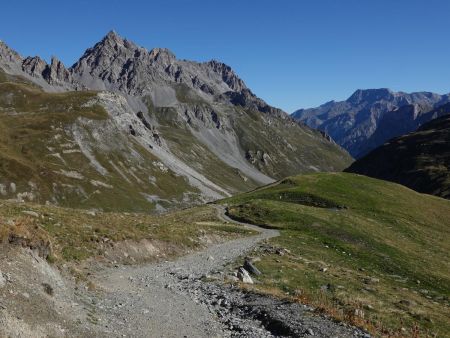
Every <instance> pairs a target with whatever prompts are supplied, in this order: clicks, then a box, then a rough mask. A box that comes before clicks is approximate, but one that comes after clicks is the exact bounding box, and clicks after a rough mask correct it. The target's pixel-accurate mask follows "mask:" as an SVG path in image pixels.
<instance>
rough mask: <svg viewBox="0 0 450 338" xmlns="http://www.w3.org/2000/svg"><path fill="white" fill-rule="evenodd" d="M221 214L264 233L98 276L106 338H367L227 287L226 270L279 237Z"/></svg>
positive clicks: (298, 308)
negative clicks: (243, 256)
mask: <svg viewBox="0 0 450 338" xmlns="http://www.w3.org/2000/svg"><path fill="white" fill-rule="evenodd" d="M214 207H215V208H217V210H218V214H219V217H220V218H221V219H222V220H224V221H226V222H233V223H237V224H240V225H242V226H245V227H250V228H252V229H255V230H257V231H258V232H259V234H258V235H256V236H252V237H247V238H241V239H236V240H232V241H229V242H225V243H222V244H218V245H214V246H212V247H210V248H208V249H206V250H204V251H202V252H198V253H194V254H190V255H187V256H184V257H181V258H179V259H177V260H175V261H167V262H162V263H159V264H149V265H145V266H139V267H133V266H121V267H117V268H107V269H106V270H102V271H101V272H100V273H97V274H96V275H95V276H94V282H95V284H96V285H98V286H99V288H100V289H101V290H104V291H102V292H101V293H100V294H99V295H97V300H96V302H95V303H96V304H95V311H94V313H95V315H94V316H95V321H97V325H95V327H96V329H95V331H97V335H98V336H108V337H273V336H311V335H315V336H316V337H353V336H364V334H363V333H361V332H360V331H358V330H355V329H352V328H348V327H345V326H342V325H339V324H336V323H334V322H332V321H331V320H328V319H324V318H321V317H318V316H313V315H312V314H311V311H309V310H310V309H308V308H307V307H306V306H303V305H300V304H290V303H286V302H281V301H279V300H275V299H272V298H268V297H262V296H259V295H254V294H246V293H244V292H242V291H241V290H240V289H239V288H238V287H236V286H234V287H233V286H230V285H224V284H223V282H222V281H223V279H224V273H223V272H222V271H223V269H224V267H225V266H226V265H227V264H229V263H231V262H233V261H235V260H236V259H237V258H238V257H240V256H242V255H245V254H246V253H247V252H248V251H249V250H250V249H252V248H253V247H254V246H256V245H257V244H258V243H259V242H261V241H263V240H265V239H269V238H272V237H274V236H277V235H278V231H276V230H270V229H262V228H259V227H256V226H253V225H250V224H244V223H240V222H236V221H233V220H232V219H230V218H229V217H228V216H226V214H225V208H224V207H223V206H214ZM205 278H207V279H208V280H209V281H205V280H204V279H205ZM280 316H281V317H280Z"/></svg>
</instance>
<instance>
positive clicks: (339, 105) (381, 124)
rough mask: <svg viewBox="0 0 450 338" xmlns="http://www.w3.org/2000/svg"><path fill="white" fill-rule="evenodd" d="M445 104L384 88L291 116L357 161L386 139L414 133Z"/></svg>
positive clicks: (434, 98)
mask: <svg viewBox="0 0 450 338" xmlns="http://www.w3.org/2000/svg"><path fill="white" fill-rule="evenodd" d="M449 100H450V96H449V95H438V94H434V93H429V92H418V93H411V94H407V93H403V92H393V91H391V90H389V89H385V88H382V89H368V90H357V91H355V93H353V95H352V96H350V97H349V98H348V99H347V100H346V101H342V102H335V101H330V102H327V103H325V104H323V105H321V106H320V107H317V108H310V109H300V110H297V111H296V112H294V113H293V114H292V116H293V117H294V118H295V119H297V120H298V121H301V122H303V123H305V124H306V125H308V126H310V127H312V128H316V129H319V130H322V131H324V132H325V133H327V134H328V135H330V136H331V137H332V138H333V139H334V140H335V141H336V142H337V143H338V144H339V145H341V146H342V147H344V148H345V149H347V150H348V151H349V152H350V154H351V155H352V156H353V157H355V158H359V157H361V156H363V155H364V154H367V153H368V152H369V151H370V150H372V149H374V148H376V147H378V146H380V145H381V144H383V143H384V142H385V141H387V140H389V139H390V138H392V137H396V136H400V135H402V134H404V133H407V132H411V131H414V130H416V129H417V128H418V127H419V126H420V125H421V124H422V123H424V122H427V121H429V119H432V118H436V117H437V116H436V115H435V114H429V112H430V111H432V110H433V109H434V108H437V107H438V106H440V105H442V104H445V103H447V102H449Z"/></svg>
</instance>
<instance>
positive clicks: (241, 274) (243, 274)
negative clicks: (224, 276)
mask: <svg viewBox="0 0 450 338" xmlns="http://www.w3.org/2000/svg"><path fill="white" fill-rule="evenodd" d="M238 278H239V280H240V281H241V282H243V283H246V284H253V279H252V277H250V275H249V273H248V271H247V270H245V269H244V268H243V267H240V268H239V270H238Z"/></svg>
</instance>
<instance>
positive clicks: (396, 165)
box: [345, 103, 450, 199]
mask: <svg viewBox="0 0 450 338" xmlns="http://www.w3.org/2000/svg"><path fill="white" fill-rule="evenodd" d="M430 113H432V114H436V115H442V114H450V103H447V104H446V105H444V106H442V107H440V108H438V109H437V110H433V111H432V112H430ZM345 171H348V172H353V173H359V174H363V175H367V176H371V177H375V178H380V179H384V180H388V181H393V182H397V183H400V184H403V185H405V186H407V187H409V188H411V189H414V190H417V191H419V192H423V193H427V194H433V195H437V196H441V197H444V198H447V199H450V115H444V116H441V117H439V118H437V119H434V120H432V121H430V122H428V123H426V124H424V125H423V126H422V127H420V128H419V129H418V130H417V131H415V132H413V133H410V134H406V135H404V136H401V137H397V138H394V139H392V140H390V141H389V142H387V143H386V144H384V145H382V146H381V147H378V148H377V149H375V150H373V151H372V152H370V153H369V154H367V155H366V156H364V157H363V158H361V159H359V160H358V161H356V162H354V163H353V164H352V165H351V166H350V167H349V168H348V169H346V170H345Z"/></svg>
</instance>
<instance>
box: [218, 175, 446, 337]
mask: <svg viewBox="0 0 450 338" xmlns="http://www.w3.org/2000/svg"><path fill="white" fill-rule="evenodd" d="M224 203H227V204H228V206H229V207H228V210H229V215H230V216H231V217H234V218H236V219H241V220H244V221H245V222H249V223H252V224H261V225H262V226H266V227H269V228H276V229H278V230H279V231H280V236H279V237H276V238H273V239H271V240H270V241H269V243H268V244H267V245H266V246H264V247H263V248H261V249H260V251H259V252H254V253H253V255H256V256H259V257H260V258H261V260H260V261H257V262H256V263H255V264H256V267H257V268H258V269H259V270H260V271H261V272H262V275H261V276H258V277H257V278H258V281H260V283H258V285H257V286H256V287H257V288H258V289H259V290H261V291H264V292H269V293H275V294H277V295H282V296H283V297H292V298H294V299H300V300H301V301H303V302H305V301H306V302H308V301H309V302H311V303H312V304H314V305H315V306H316V307H317V308H318V310H324V311H329V312H330V313H332V314H333V315H335V316H336V317H337V318H338V319H341V320H342V319H344V320H346V321H348V320H351V321H353V322H354V323H357V324H358V325H364V326H365V327H367V328H368V329H370V330H373V331H374V332H373V333H374V336H376V337H378V336H382V337H384V336H386V337H387V336H391V337H392V336H394V337H419V336H420V337H422V336H438V337H448V334H449V332H450V331H449V330H450V323H449V321H448V295H449V292H450V270H449V269H448V262H449V259H450V256H449V254H450V241H449V240H448V238H449V234H450V223H449V221H448V220H449V219H450V201H447V200H445V199H443V198H437V197H435V196H429V195H425V194H419V193H417V192H415V191H413V190H410V189H408V188H406V187H403V186H401V185H398V184H394V183H391V182H386V181H382V180H377V179H373V178H369V177H365V176H361V175H354V174H348V173H319V174H309V175H300V176H295V177H289V178H286V179H284V180H282V181H280V182H277V183H275V184H271V185H269V186H266V187H263V188H260V189H257V190H255V191H252V192H250V193H245V194H241V195H238V196H235V197H232V198H229V199H225V200H224Z"/></svg>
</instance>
